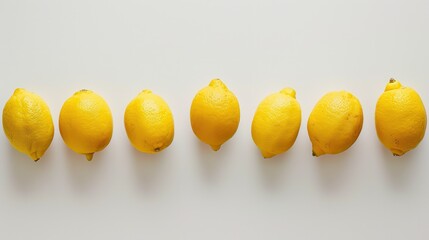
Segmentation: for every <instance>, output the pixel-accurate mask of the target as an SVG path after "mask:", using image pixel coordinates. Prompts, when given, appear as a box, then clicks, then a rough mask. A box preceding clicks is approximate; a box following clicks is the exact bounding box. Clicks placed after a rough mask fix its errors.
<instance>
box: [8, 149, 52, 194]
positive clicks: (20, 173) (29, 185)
mask: <svg viewBox="0 0 429 240" xmlns="http://www.w3.org/2000/svg"><path fill="white" fill-rule="evenodd" d="M48 151H49V149H48ZM6 154H7V156H6V160H7V161H8V163H9V167H10V176H11V182H12V184H13V185H14V189H17V190H19V191H22V192H25V193H28V192H30V191H37V189H38V188H37V186H38V184H40V182H43V180H41V178H43V177H45V176H46V175H47V174H48V173H49V171H50V170H49V169H50V165H51V162H50V160H49V158H48V157H47V155H48V152H46V153H45V155H44V156H43V157H42V158H41V159H40V160H39V161H37V162H34V161H33V160H32V159H30V158H29V157H28V156H27V155H25V154H23V153H20V152H18V151H16V150H15V149H13V148H12V146H9V147H8V151H7V152H6Z"/></svg>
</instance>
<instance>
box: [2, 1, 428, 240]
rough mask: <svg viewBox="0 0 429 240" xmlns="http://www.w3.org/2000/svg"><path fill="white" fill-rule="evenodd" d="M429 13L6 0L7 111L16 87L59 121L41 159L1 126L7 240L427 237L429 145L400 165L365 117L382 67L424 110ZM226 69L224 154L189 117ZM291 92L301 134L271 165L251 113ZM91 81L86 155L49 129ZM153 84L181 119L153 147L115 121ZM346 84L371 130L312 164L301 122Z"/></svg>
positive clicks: (370, 4)
mask: <svg viewBox="0 0 429 240" xmlns="http://www.w3.org/2000/svg"><path fill="white" fill-rule="evenodd" d="M428 11H429V2H428V1H424V0H421V1H417V0H416V1H410V0H403V1H392V0H384V1H374V0H364V1H362V0H361V1H344V0H336V1H334V0H330V1H310V0H304V1H280V0H279V1H268V0H260V1H257V0H242V1H231V0H217V1H198V0H187V1H173V0H157V1H144V0H135V1H129V0H127V1H110V0H98V1H88V0H75V1H56V0H51V1H48V0H42V1H30V0H28V1H17V0H0V105H1V106H4V104H5V102H6V101H7V99H8V98H9V97H10V96H11V94H12V92H13V91H14V89H15V88H17V87H24V88H26V89H28V90H30V91H33V92H36V93H38V94H39V95H40V96H42V97H43V98H44V99H45V100H46V102H47V103H48V104H49V106H50V108H51V111H52V115H53V118H54V123H55V127H56V131H55V138H54V141H53V142H52V145H51V147H50V149H49V150H48V151H47V153H46V155H45V156H44V157H43V158H42V159H41V160H40V161H39V162H38V163H34V162H32V161H31V160H30V159H29V158H27V157H26V156H24V155H23V154H20V153H18V152H16V151H15V150H13V149H12V147H11V146H10V144H9V143H8V141H7V139H6V137H5V136H4V134H1V135H0V239H330V240H332V239H356V240H360V239H376V240H380V239H390V240H396V239H397V240H403V239H412V240H424V239H428V238H429V228H428V226H429V161H428V160H427V159H425V156H426V158H427V156H428V155H429V152H428V151H429V148H428V140H427V138H426V139H425V140H423V142H422V143H421V144H420V146H419V148H417V149H416V150H414V151H412V152H410V153H408V154H407V155H405V156H404V157H402V158H394V157H392V156H391V154H390V153H389V152H388V151H387V150H385V149H384V148H383V147H382V145H381V144H380V143H379V142H378V139H377V136H376V134H375V129H374V121H373V118H374V108H375V103H376V101H377V98H378V96H379V95H380V94H381V93H382V91H383V90H384V86H385V84H386V83H387V82H388V80H389V78H390V77H396V78H397V79H399V80H400V81H402V83H403V84H404V85H408V86H411V87H413V88H415V89H417V90H418V91H419V92H420V94H421V97H422V98H423V101H424V102H425V103H426V105H427V106H429V95H428V93H427V91H428V89H429V83H428V74H429V68H428V59H429V47H428V43H429V26H428V23H429V14H428ZM216 77H219V78H221V79H222V80H224V82H225V83H226V84H227V85H228V87H229V88H230V89H231V90H232V91H233V92H234V93H235V94H236V96H237V97H238V99H239V101H240V105H241V116H242V118H241V122H240V126H239V129H238V131H237V133H236V135H235V136H234V137H233V138H232V139H231V140H230V141H229V142H227V143H226V144H225V145H224V146H223V147H222V149H221V150H220V151H219V152H213V151H211V150H210V148H209V147H208V146H206V145H203V144H202V143H200V142H199V141H198V140H197V138H196V137H195V136H194V135H193V132H192V130H191V127H190V123H189V108H190V104H191V101H192V98H193V96H194V94H195V93H196V92H197V91H198V90H199V89H201V88H202V87H204V86H205V85H207V84H208V83H209V81H210V80H211V79H212V78H216ZM286 86H291V87H293V88H295V89H296V91H297V99H298V100H299V101H300V103H301V107H302V111H303V116H302V117H303V122H302V126H301V131H300V134H299V136H298V139H297V141H296V143H295V145H294V147H293V148H292V149H291V150H290V151H289V152H287V153H286V154H282V155H280V156H278V157H276V158H273V159H270V160H264V159H262V158H261V156H260V154H259V152H258V150H257V148H256V147H255V145H254V144H253V141H252V139H251V135H250V124H251V121H252V117H253V113H254V111H255V109H256V106H257V105H258V103H259V102H260V101H261V100H262V99H263V98H264V97H265V96H266V95H268V94H270V93H272V92H276V91H279V90H280V89H281V88H283V87H286ZM82 88H87V89H91V90H94V91H96V92H97V93H99V94H100V95H102V96H103V97H104V98H105V99H106V101H107V102H108V103H109V104H110V106H111V109H112V112H113V116H114V124H115V126H114V134H113V138H112V141H111V143H110V145H109V146H108V147H107V148H106V149H105V150H104V151H103V152H101V153H98V154H96V155H95V157H94V160H93V161H92V162H87V161H86V160H85V157H84V156H80V155H77V154H75V153H73V152H72V151H70V150H69V149H67V148H66V146H65V145H64V144H63V142H62V139H61V137H60V134H59V131H58V124H57V122H58V114H59V111H60V108H61V105H62V103H63V102H64V101H65V100H66V99H67V98H68V97H69V96H71V95H72V94H73V93H74V92H75V91H77V90H79V89H82ZM146 88H147V89H151V90H153V91H154V92H155V93H157V94H159V95H161V96H163V97H164V99H165V100H166V101H167V102H168V103H169V104H170V107H171V109H172V111H173V114H174V118H175V127H176V129H175V130H176V131H175V139H174V142H173V144H172V145H171V146H170V147H169V148H168V149H166V150H165V151H164V152H162V153H160V154H158V155H153V156H151V155H146V154H143V153H139V152H137V151H136V150H134V149H133V148H132V147H131V145H130V144H129V142H128V139H127V137H126V134H125V131H124V127H123V112H124V109H125V107H126V105H127V103H128V102H129V101H130V100H131V99H132V98H134V97H135V96H136V95H137V94H138V93H139V92H140V91H141V90H143V89H146ZM340 89H345V90H349V91H351V92H352V93H354V94H355V95H356V96H357V97H358V98H359V99H360V100H361V103H362V106H363V108H364V114H365V122H364V127H363V130H362V133H361V135H360V137H359V139H358V140H357V142H356V143H355V144H354V145H353V147H352V148H350V149H349V150H348V151H347V152H344V153H342V154H339V155H336V156H324V157H321V158H313V157H312V156H311V144H310V141H309V139H308V136H307V131H306V121H307V117H308V115H309V113H310V111H311V109H312V107H313V106H314V104H315V103H316V101H317V100H318V99H319V98H320V97H321V96H322V95H323V94H324V93H326V92H328V91H332V90H340Z"/></svg>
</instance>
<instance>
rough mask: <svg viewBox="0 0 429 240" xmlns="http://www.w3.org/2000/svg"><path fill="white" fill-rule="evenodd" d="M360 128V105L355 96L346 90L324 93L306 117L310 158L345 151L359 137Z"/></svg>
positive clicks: (361, 116)
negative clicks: (311, 146) (311, 151)
mask: <svg viewBox="0 0 429 240" xmlns="http://www.w3.org/2000/svg"><path fill="white" fill-rule="evenodd" d="M362 125H363V113H362V106H361V104H360V102H359V100H358V99H357V98H356V97H355V96H353V95H352V94H351V93H349V92H346V91H338V92H330V93H328V94H326V95H325V96H323V97H322V98H321V99H320V100H319V102H317V104H316V106H315V107H314V109H313V111H312V112H311V114H310V117H309V118H308V123H307V130H308V135H309V137H310V140H311V143H312V145H313V156H320V155H323V154H337V153H341V152H343V151H345V150H347V149H348V148H349V147H351V146H352V145H353V143H354V142H355V141H356V139H357V138H358V137H359V134H360V132H361V130H362Z"/></svg>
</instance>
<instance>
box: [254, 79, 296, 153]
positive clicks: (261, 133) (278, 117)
mask: <svg viewBox="0 0 429 240" xmlns="http://www.w3.org/2000/svg"><path fill="white" fill-rule="evenodd" d="M295 96H296V92H295V90H294V89H292V88H285V89H283V90H281V91H280V92H277V93H274V94H271V95H269V96H267V97H266V98H265V99H264V100H262V102H261V103H260V104H259V106H258V108H257V109H256V112H255V115H254V117H253V121H252V138H253V141H254V142H255V144H256V146H258V148H259V150H260V151H261V154H262V156H263V157H264V158H271V157H273V156H275V155H278V154H281V153H283V152H286V151H287V150H289V149H290V148H291V147H292V145H293V144H294V143H295V140H296V137H297V136H298V132H299V128H300V126H301V107H300V105H299V103H298V101H297V100H296V98H295Z"/></svg>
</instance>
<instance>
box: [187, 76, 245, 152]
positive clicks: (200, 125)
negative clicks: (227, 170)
mask: <svg viewBox="0 0 429 240" xmlns="http://www.w3.org/2000/svg"><path fill="white" fill-rule="evenodd" d="M190 116H191V126H192V130H193V131H194V133H195V135H196V136H197V137H198V138H199V139H200V140H201V141H202V142H204V143H206V144H208V145H210V146H211V148H212V149H213V150H214V151H217V150H219V149H220V146H221V145H222V144H223V143H225V142H226V141H228V139H230V138H231V137H232V136H233V135H234V134H235V132H236V131H237V128H238V124H239V122H240V106H239V104H238V100H237V98H236V97H235V95H234V94H233V93H232V92H231V91H230V90H229V89H228V88H227V87H226V85H225V84H224V83H223V82H222V81H221V80H220V79H213V80H212V81H211V82H210V84H209V85H208V86H207V87H205V88H203V89H201V90H200V91H199V92H198V93H197V94H196V96H195V97H194V100H193V101H192V105H191V113H190Z"/></svg>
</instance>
